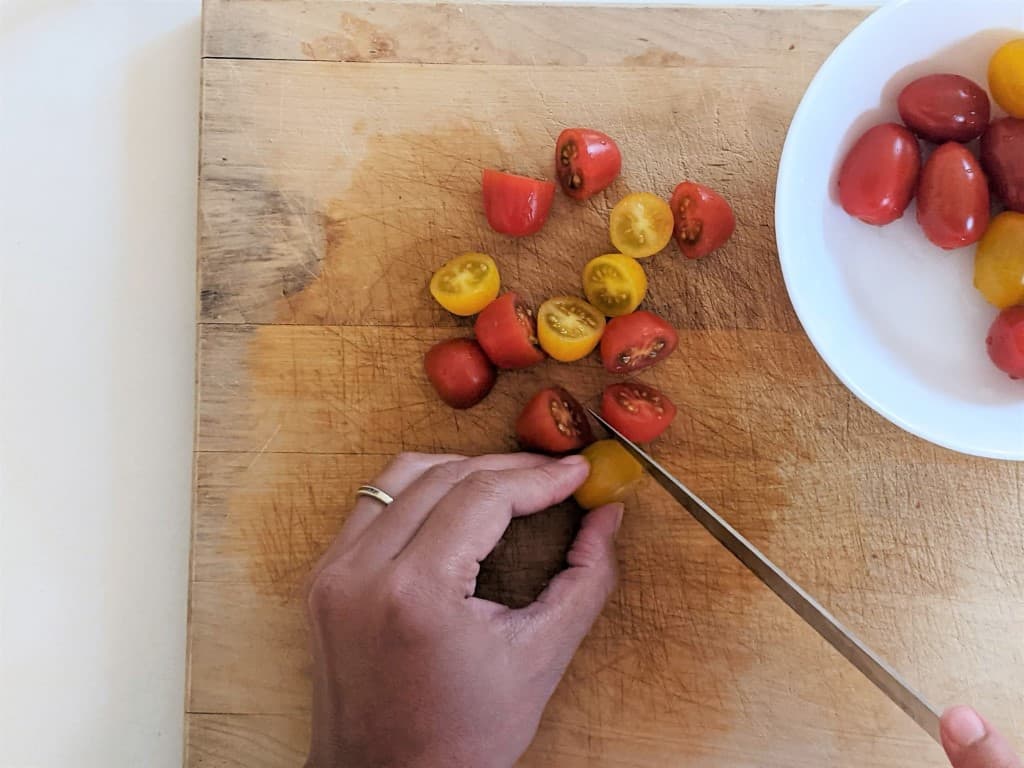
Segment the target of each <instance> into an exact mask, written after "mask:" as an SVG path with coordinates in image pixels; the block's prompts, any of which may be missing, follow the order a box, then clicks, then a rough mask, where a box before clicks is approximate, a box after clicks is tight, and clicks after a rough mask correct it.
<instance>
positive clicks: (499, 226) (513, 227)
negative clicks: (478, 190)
mask: <svg viewBox="0 0 1024 768" xmlns="http://www.w3.org/2000/svg"><path fill="white" fill-rule="evenodd" d="M483 195H484V213H486V214H487V223H488V224H490V225H491V229H493V230H494V231H495V232H501V233H502V234H503V235H514V236H522V235H532V234H534V233H535V232H538V231H539V230H540V228H541V227H543V226H544V222H545V221H547V218H548V211H550V210H551V201H552V200H554V198H555V183H554V182H553V181H542V180H540V179H531V178H529V177H528V176H516V175H515V174H513V173H502V172H501V171H495V170H492V169H490V168H488V169H487V170H485V171H484V176H483Z"/></svg>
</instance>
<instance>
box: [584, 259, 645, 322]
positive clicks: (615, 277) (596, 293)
mask: <svg viewBox="0 0 1024 768" xmlns="http://www.w3.org/2000/svg"><path fill="white" fill-rule="evenodd" d="M583 292H584V293H585V294H586V295H587V300H588V301H589V302H590V303H591V304H593V305H594V306H595V307H597V308H598V309H599V310H601V311H602V312H604V313H605V314H606V315H608V316H609V317H618V316H619V315H628V314H629V313H630V312H632V311H633V310H634V309H636V308H637V307H639V306H640V302H641V301H643V300H644V294H646V293H647V275H645V274H644V268H643V267H641V266H640V262H638V261H637V260H636V259H631V258H630V257H629V256H624V255H622V254H621V253H606V254H605V255H603V256H598V257H597V258H596V259H591V260H590V261H589V262H587V266H585V267H584V268H583Z"/></svg>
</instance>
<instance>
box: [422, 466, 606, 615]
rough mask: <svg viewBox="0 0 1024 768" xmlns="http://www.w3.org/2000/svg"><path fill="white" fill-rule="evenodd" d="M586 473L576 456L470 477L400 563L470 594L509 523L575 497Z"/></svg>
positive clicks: (453, 492)
mask: <svg viewBox="0 0 1024 768" xmlns="http://www.w3.org/2000/svg"><path fill="white" fill-rule="evenodd" d="M589 471H590V465H589V464H588V463H587V460H586V459H585V458H583V457H582V456H568V457H566V458H564V459H562V460H560V461H553V462H550V463H547V464H543V465H540V466H537V467H529V468H521V469H506V470H499V471H481V472H474V473H473V474H471V475H469V476H468V477H466V479H465V480H463V481H462V482H460V483H458V484H457V485H456V486H455V487H454V488H453V489H452V490H451V492H450V493H448V494H447V495H446V496H445V497H444V498H443V499H442V500H441V501H439V502H438V503H437V504H436V505H435V506H434V509H433V510H432V511H431V512H430V515H429V516H428V517H427V519H426V521H425V522H424V523H423V525H422V527H421V528H420V530H419V531H418V532H417V533H416V536H415V537H414V538H413V540H412V541H411V542H410V543H409V546H408V547H406V550H405V552H404V553H403V555H402V559H404V560H406V561H408V562H412V563H413V564H414V565H415V566H416V567H417V568H418V569H423V570H434V571H437V572H438V573H437V574H436V575H438V576H441V577H442V578H451V579H452V580H453V583H454V584H455V585H456V587H457V588H458V589H462V590H465V589H467V588H468V589H469V592H468V594H467V595H466V596H467V597H468V596H469V595H471V594H472V592H473V586H474V585H475V580H476V576H477V573H478V571H479V565H480V561H481V560H483V559H484V558H485V557H487V555H488V554H490V552H491V550H493V549H494V547H495V545H496V544H497V543H498V540H499V539H500V538H501V536H502V534H503V533H504V532H505V529H506V528H508V524H509V521H510V520H511V519H512V518H513V517H518V516H520V515H530V514H533V513H534V512H540V511H541V510H543V509H547V508H548V507H550V506H553V505H554V504H557V503H558V502H560V501H563V500H564V499H565V498H566V497H568V496H569V494H571V493H572V492H573V491H575V490H576V489H577V488H578V487H579V486H580V485H581V484H582V483H583V481H584V480H586V479H587V474H588V473H589Z"/></svg>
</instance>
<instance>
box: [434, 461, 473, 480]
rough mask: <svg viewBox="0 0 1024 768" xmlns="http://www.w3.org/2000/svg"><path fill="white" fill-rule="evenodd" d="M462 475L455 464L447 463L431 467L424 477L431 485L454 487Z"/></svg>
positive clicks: (461, 471) (460, 469)
mask: <svg viewBox="0 0 1024 768" xmlns="http://www.w3.org/2000/svg"><path fill="white" fill-rule="evenodd" d="M463 474H464V473H463V470H462V468H461V467H459V466H458V465H457V462H453V461H449V462H445V463H444V464H437V465H435V466H433V467H431V468H430V469H428V470H427V471H426V473H425V476H426V478H427V479H428V480H429V481H430V482H431V483H436V484H437V485H455V484H456V483H457V482H459V480H461V479H462V477H463Z"/></svg>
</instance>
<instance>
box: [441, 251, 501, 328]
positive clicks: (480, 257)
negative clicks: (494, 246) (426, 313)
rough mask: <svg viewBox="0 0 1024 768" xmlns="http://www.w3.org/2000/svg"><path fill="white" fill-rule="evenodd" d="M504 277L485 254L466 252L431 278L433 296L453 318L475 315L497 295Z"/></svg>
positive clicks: (492, 260)
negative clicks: (454, 316)
mask: <svg viewBox="0 0 1024 768" xmlns="http://www.w3.org/2000/svg"><path fill="white" fill-rule="evenodd" d="M500 288H501V277H500V276H499V274H498V265H497V264H495V263H494V259H492V258H491V257H490V256H488V255H487V254H485V253H464V254H463V255H461V256H459V257H457V258H454V259H452V260H451V261H449V262H448V263H447V264H445V265H444V266H443V267H441V268H440V269H439V270H437V272H435V273H434V276H433V277H432V278H430V293H431V295H433V297H434V298H435V299H437V303H438V304H440V305H441V306H442V307H444V308H445V309H447V310H448V311H449V312H451V313H452V314H453V315H460V316H462V317H468V316H469V315H475V314H476V313H477V312H479V311H480V310H482V309H483V308H484V307H486V306H487V305H488V304H490V303H491V302H492V301H494V299H495V298H496V297H497V295H498V290H499V289H500Z"/></svg>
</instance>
